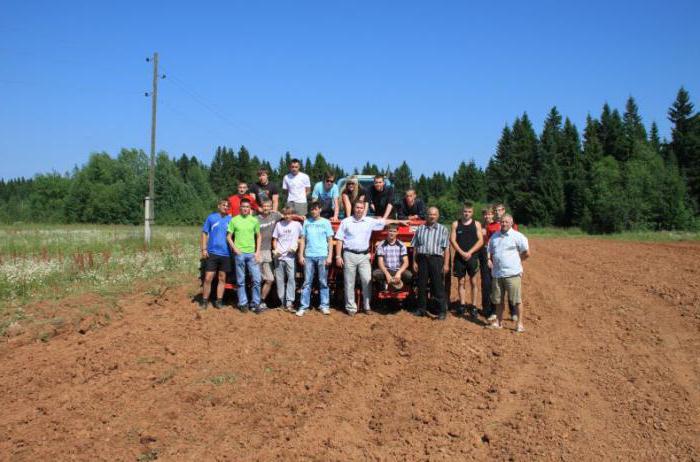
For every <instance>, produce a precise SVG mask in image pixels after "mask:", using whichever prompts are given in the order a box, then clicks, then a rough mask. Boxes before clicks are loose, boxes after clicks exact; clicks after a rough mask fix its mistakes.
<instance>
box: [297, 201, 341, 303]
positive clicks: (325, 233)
mask: <svg viewBox="0 0 700 462" xmlns="http://www.w3.org/2000/svg"><path fill="white" fill-rule="evenodd" d="M310 211H311V216H310V217H309V218H307V219H306V221H304V226H303V228H302V231H301V241H300V242H299V263H301V264H302V265H304V285H303V287H302V289H301V306H300V307H299V310H298V311H297V316H304V313H306V311H307V310H308V309H309V308H310V305H311V286H312V285H313V282H314V278H315V276H316V273H318V285H319V288H320V290H319V292H320V293H321V306H320V308H321V312H322V313H323V314H330V313H331V311H330V293H329V291H328V267H329V266H330V264H331V262H332V261H333V260H332V258H331V257H332V255H333V246H331V239H332V238H333V227H332V226H331V222H330V221H328V220H327V219H326V218H323V217H322V216H321V204H320V203H318V202H312V203H311V209H310Z"/></svg>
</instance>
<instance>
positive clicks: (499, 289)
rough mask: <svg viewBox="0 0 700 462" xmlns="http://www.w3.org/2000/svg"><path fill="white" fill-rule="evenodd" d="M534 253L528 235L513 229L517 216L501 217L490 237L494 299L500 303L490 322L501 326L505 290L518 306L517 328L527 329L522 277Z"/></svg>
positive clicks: (492, 325) (514, 305) (492, 327)
mask: <svg viewBox="0 0 700 462" xmlns="http://www.w3.org/2000/svg"><path fill="white" fill-rule="evenodd" d="M529 256H530V248H529V246H528V241H527V238H526V237H525V236H524V235H523V234H522V233H520V232H519V231H516V230H515V229H513V217H512V216H510V215H508V214H505V215H503V216H502V217H501V230H500V231H497V232H496V233H494V234H493V235H492V236H491V238H490V239H489V245H488V265H489V268H491V275H492V276H493V279H492V280H491V303H493V304H494V305H495V306H496V307H497V310H496V320H495V321H493V322H492V323H491V324H490V325H489V326H487V327H489V328H491V329H500V328H501V327H502V326H501V322H502V321H503V311H504V309H505V301H506V299H505V293H506V292H508V300H509V301H510V303H511V305H512V306H513V307H514V308H515V309H516V310H517V311H516V312H517V313H518V314H519V316H518V321H517V322H518V324H517V327H516V329H515V331H516V332H525V328H524V327H523V305H522V297H521V294H520V292H521V279H522V274H523V265H522V260H525V259H527V258H528V257H529Z"/></svg>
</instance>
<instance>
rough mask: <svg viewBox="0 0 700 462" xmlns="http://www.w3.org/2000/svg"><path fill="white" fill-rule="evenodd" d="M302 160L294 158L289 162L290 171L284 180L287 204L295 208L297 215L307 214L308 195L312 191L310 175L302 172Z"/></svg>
mask: <svg viewBox="0 0 700 462" xmlns="http://www.w3.org/2000/svg"><path fill="white" fill-rule="evenodd" d="M300 170H301V161H300V160H299V159H292V161H291V162H290V163H289V173H287V174H286V175H285V176H284V179H283V180H282V189H284V190H286V191H287V205H288V206H291V207H292V208H293V209H294V212H295V213H296V214H297V215H301V216H306V212H307V211H308V205H307V202H306V196H308V195H309V192H310V191H311V180H310V179H309V175H307V174H306V173H302V172H301V171H300Z"/></svg>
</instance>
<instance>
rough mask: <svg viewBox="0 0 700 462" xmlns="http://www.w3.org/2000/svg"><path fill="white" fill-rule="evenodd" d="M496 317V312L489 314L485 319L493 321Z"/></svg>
mask: <svg viewBox="0 0 700 462" xmlns="http://www.w3.org/2000/svg"><path fill="white" fill-rule="evenodd" d="M496 319H498V316H496V314H495V313H494V314H492V315H491V316H489V317H488V319H487V321H488V322H494V321H495V320H496Z"/></svg>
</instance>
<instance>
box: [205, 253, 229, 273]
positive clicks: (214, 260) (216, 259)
mask: <svg viewBox="0 0 700 462" xmlns="http://www.w3.org/2000/svg"><path fill="white" fill-rule="evenodd" d="M231 268H232V266H231V257H224V256H222V255H214V254H210V255H209V258H207V261H206V263H205V264H204V271H206V272H207V273H213V272H216V271H223V272H224V273H228V272H230V271H231Z"/></svg>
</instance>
